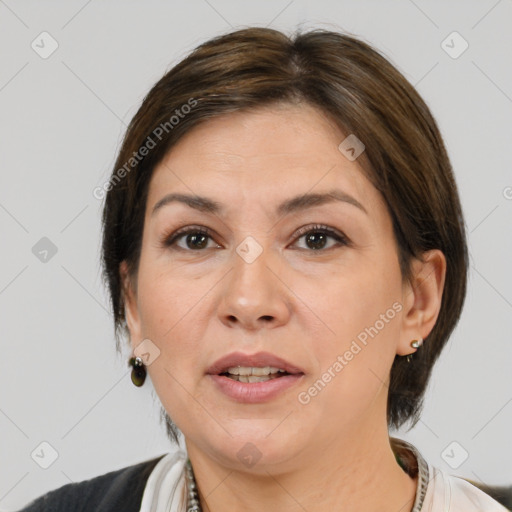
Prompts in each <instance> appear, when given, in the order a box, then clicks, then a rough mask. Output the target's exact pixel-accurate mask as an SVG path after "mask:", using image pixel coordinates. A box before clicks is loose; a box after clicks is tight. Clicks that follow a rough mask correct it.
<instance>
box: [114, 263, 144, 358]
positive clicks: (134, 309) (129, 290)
mask: <svg viewBox="0 0 512 512" xmlns="http://www.w3.org/2000/svg"><path fill="white" fill-rule="evenodd" d="M119 275H120V277H121V284H122V290H123V299H124V314H125V319H126V324H127V326H128V330H129V332H130V344H131V346H132V350H133V349H135V347H136V346H137V344H138V343H140V340H142V336H141V325H140V315H139V309H138V305H137V287H136V284H135V283H134V282H133V279H134V278H133V277H132V276H131V275H130V274H129V272H128V264H127V262H126V260H123V261H122V262H121V264H120V265H119Z"/></svg>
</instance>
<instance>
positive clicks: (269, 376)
mask: <svg viewBox="0 0 512 512" xmlns="http://www.w3.org/2000/svg"><path fill="white" fill-rule="evenodd" d="M219 375H222V376H223V377H227V378H228V379H232V380H236V381H238V382H267V381H268V380H273V379H278V378H279V377H284V376H285V375H290V374H289V373H288V372H287V371H286V370H283V369H282V368H274V367H273V366H265V367H263V368H259V367H257V366H232V367H231V368H228V369H227V371H225V372H222V373H219Z"/></svg>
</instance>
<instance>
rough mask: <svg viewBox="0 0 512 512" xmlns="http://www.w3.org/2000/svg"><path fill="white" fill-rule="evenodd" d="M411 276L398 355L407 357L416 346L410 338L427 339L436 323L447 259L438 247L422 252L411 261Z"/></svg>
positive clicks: (405, 297)
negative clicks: (420, 258)
mask: <svg viewBox="0 0 512 512" xmlns="http://www.w3.org/2000/svg"><path fill="white" fill-rule="evenodd" d="M412 267H413V268H412V277H411V280H410V281H407V282H405V283H404V287H403V294H402V304H403V305H404V309H403V315H402V326H401V332H400V339H399V342H398V347H397V352H396V353H397V354H398V355H400V356H405V355H407V354H412V353H413V352H415V350H416V349H414V348H412V347H411V341H413V340H417V339H419V338H422V339H425V338H426V337H427V336H428V335H429V334H430V332H431V331H432V329H433V328H434V325H435V323H436V320H437V317H438V316H439V311H440V309H441V300H442V296H443V288H444V282H445V277H446V258H445V256H444V254H443V253H442V252H441V251H440V250H439V249H432V250H431V251H427V252H425V253H423V255H422V260H419V259H415V260H414V261H413V264H412Z"/></svg>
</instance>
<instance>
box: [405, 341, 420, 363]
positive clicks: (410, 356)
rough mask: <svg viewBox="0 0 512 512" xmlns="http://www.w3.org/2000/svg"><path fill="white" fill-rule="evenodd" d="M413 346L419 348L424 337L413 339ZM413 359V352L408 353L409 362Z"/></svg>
mask: <svg viewBox="0 0 512 512" xmlns="http://www.w3.org/2000/svg"><path fill="white" fill-rule="evenodd" d="M410 345H411V348H414V349H418V348H420V347H421V345H423V338H419V339H417V340H412V341H411V343H410ZM411 360H412V354H407V362H408V363H410V362H411Z"/></svg>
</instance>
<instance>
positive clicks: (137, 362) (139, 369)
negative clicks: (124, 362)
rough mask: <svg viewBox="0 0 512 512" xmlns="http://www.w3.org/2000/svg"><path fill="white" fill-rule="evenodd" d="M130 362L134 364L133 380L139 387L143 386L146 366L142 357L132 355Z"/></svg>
mask: <svg viewBox="0 0 512 512" xmlns="http://www.w3.org/2000/svg"><path fill="white" fill-rule="evenodd" d="M128 364H129V365H131V366H133V369H132V382H133V383H134V384H135V385H136V386H137V387H140V386H142V384H144V381H145V380H146V367H145V366H144V363H143V362H142V359H141V358H140V357H132V358H130V360H129V362H128Z"/></svg>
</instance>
